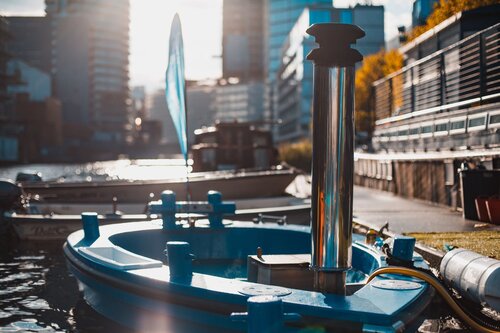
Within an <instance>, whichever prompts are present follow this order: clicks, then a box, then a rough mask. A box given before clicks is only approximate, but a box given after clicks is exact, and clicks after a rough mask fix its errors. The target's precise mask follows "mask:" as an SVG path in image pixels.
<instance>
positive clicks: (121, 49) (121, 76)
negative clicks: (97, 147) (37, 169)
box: [45, 0, 130, 142]
mask: <svg viewBox="0 0 500 333" xmlns="http://www.w3.org/2000/svg"><path fill="white" fill-rule="evenodd" d="M45 3H46V12H47V17H48V19H49V20H50V22H51V27H52V47H53V50H52V76H53V78H54V93H55V95H56V96H57V97H58V98H59V99H60V100H61V102H62V105H63V119H64V122H65V129H67V131H66V133H65V134H66V137H67V138H68V140H69V141H71V138H74V139H75V141H76V142H78V141H81V140H83V141H87V140H92V141H115V142H118V141H122V140H123V139H124V131H125V128H126V126H125V125H126V124H127V121H128V119H127V118H128V110H129V105H128V103H129V95H130V92H129V87H128V81H129V72H128V65H129V62H128V56H129V22H130V17H129V0H100V1H98V0H85V1H65V0H63V1H61V0H46V2H45Z"/></svg>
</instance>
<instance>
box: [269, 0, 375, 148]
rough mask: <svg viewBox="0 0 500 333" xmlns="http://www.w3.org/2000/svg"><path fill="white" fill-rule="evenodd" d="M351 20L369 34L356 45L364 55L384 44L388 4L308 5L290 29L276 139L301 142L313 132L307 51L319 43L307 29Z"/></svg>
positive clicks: (281, 61) (278, 77)
mask: <svg viewBox="0 0 500 333" xmlns="http://www.w3.org/2000/svg"><path fill="white" fill-rule="evenodd" d="M326 22H337V23H349V24H356V25H359V26H360V27H361V28H362V29H363V30H364V31H365V33H366V36H365V37H364V38H361V39H360V40H358V41H357V42H356V46H355V48H356V49H357V50H359V51H360V52H361V54H363V55H368V54H371V53H375V52H377V51H379V50H380V49H381V48H382V47H383V46H384V7H383V6H364V5H356V6H355V7H350V8H333V7H331V6H328V7H327V6H308V7H307V8H305V9H304V10H303V11H302V12H301V15H300V17H299V18H298V20H297V21H296V23H295V25H294V26H293V28H292V29H291V31H290V32H289V34H288V36H287V38H286V40H285V42H284V43H283V45H282V48H281V50H280V53H279V55H280V56H279V58H278V71H277V72H276V73H275V75H274V78H273V79H274V81H275V84H274V86H275V87H276V88H275V91H274V93H275V100H274V105H273V106H274V119H280V120H281V123H280V124H279V125H278V126H276V127H275V131H274V139H275V141H276V142H287V141H297V140H300V139H303V138H307V137H309V135H310V122H311V108H312V97H313V65H312V62H311V61H307V60H306V56H307V54H308V53H309V52H310V51H311V50H312V49H314V48H316V47H317V44H316V43H315V42H314V38H313V37H311V36H309V35H308V34H307V33H306V32H305V31H306V30H307V28H308V27H309V26H310V25H312V24H314V23H326Z"/></svg>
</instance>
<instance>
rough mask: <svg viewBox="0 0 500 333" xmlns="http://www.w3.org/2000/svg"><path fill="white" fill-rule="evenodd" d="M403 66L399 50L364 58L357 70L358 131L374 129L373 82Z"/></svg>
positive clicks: (356, 120)
mask: <svg viewBox="0 0 500 333" xmlns="http://www.w3.org/2000/svg"><path fill="white" fill-rule="evenodd" d="M402 67H403V57H402V55H401V54H400V53H399V51H397V50H391V51H385V50H381V51H380V52H378V53H375V54H372V55H369V56H367V57H365V58H364V60H363V64H362V66H361V67H360V68H359V69H358V70H357V71H356V81H355V96H356V111H355V122H356V131H357V132H367V133H369V134H371V133H372V131H373V126H374V122H375V117H374V112H375V105H374V96H373V94H374V91H373V87H372V84H373V82H375V81H377V80H379V79H381V78H383V77H384V76H386V75H389V74H391V73H393V72H395V71H397V70H399V69H401V68H402Z"/></svg>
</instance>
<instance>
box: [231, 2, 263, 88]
mask: <svg viewBox="0 0 500 333" xmlns="http://www.w3.org/2000/svg"><path fill="white" fill-rule="evenodd" d="M222 11H223V15H222V77H223V78H231V77H237V78H239V79H240V80H242V81H247V80H262V78H263V75H264V25H263V24H262V23H263V22H262V21H263V19H262V17H263V12H264V0H252V1H248V0H224V2H223V10H222Z"/></svg>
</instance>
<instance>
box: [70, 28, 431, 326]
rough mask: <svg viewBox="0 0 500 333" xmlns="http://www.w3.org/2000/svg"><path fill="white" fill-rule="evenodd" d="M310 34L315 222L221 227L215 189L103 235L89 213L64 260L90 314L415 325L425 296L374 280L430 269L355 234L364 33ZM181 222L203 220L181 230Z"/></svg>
mask: <svg viewBox="0 0 500 333" xmlns="http://www.w3.org/2000/svg"><path fill="white" fill-rule="evenodd" d="M177 20H178V19H177ZM174 21H175V19H174ZM175 24H178V22H177V23H175ZM307 32H308V33H309V34H311V35H313V36H315V37H316V41H317V42H318V43H319V44H320V47H319V48H318V49H315V50H313V51H312V52H311V53H310V55H309V56H308V59H310V60H312V61H314V71H315V72H314V87H315V91H314V100H313V105H314V110H313V165H312V191H311V192H312V197H311V224H310V225H309V226H299V225H287V224H277V223H252V222H240V221H231V220H225V219H224V215H225V214H232V213H234V210H235V205H234V203H231V202H223V201H222V196H221V194H220V193H218V192H215V191H210V192H209V193H208V200H207V201H206V202H190V201H187V202H178V201H176V198H175V194H174V193H173V192H171V191H165V192H164V193H162V196H161V200H160V201H158V202H154V203H151V204H150V207H149V209H150V211H151V212H152V213H156V214H161V216H162V218H161V219H160V220H154V221H149V222H140V223H135V222H132V223H125V224H114V225H105V226H99V221H98V219H97V216H96V214H84V215H83V217H82V221H83V230H79V231H77V232H75V233H73V234H71V235H70V236H69V237H68V238H67V242H66V244H65V245H64V253H65V256H66V258H67V261H68V266H69V269H70V271H71V272H72V274H73V275H74V276H75V277H76V279H77V280H78V283H79V286H80V289H81V291H82V292H83V295H84V298H85V300H86V301H87V302H88V304H90V305H91V306H92V307H93V308H94V309H95V310H97V311H98V312H99V313H101V314H103V315H104V316H106V317H108V318H110V319H112V320H114V321H116V322H119V323H121V324H123V325H125V326H128V327H131V328H134V329H137V330H139V331H147V332H156V331H161V332H245V331H248V332H251V333H257V332H258V333H267V332H269V333H271V332H272V333H277V332H327V331H337V332H340V331H342V332H348V331H361V332H402V331H406V330H411V329H412V328H413V326H414V325H418V323H419V318H420V317H419V315H420V314H421V313H422V312H423V311H424V309H425V308H426V307H427V305H428V304H429V303H430V301H431V299H432V297H433V295H434V291H433V289H432V288H430V286H429V285H428V284H427V282H425V281H423V280H421V279H416V278H413V277H409V276H404V275H381V274H380V272H381V269H387V268H384V267H387V266H388V265H389V264H397V265H404V266H407V267H408V266H411V267H413V268H418V269H427V268H428V267H427V265H426V264H425V262H424V261H423V259H422V257H421V256H420V255H418V254H415V253H414V252H413V248H414V244H415V239H413V238H410V237H405V236H400V237H396V238H395V239H394V240H393V242H392V245H391V244H389V243H384V242H383V241H382V240H380V239H377V238H376V237H373V236H372V235H370V237H367V238H366V239H365V238H364V237H362V236H359V235H352V188H353V164H354V160H353V159H354V157H353V143H354V122H353V109H354V107H353V91H354V89H353V88H354V80H353V79H354V64H355V62H356V61H359V60H360V59H361V58H362V57H361V55H360V54H359V52H357V51H356V50H353V49H351V48H350V44H353V43H354V42H355V41H356V39H358V38H361V37H362V36H363V35H364V32H363V31H362V30H361V29H359V28H358V27H356V26H352V25H344V24H318V25H313V26H312V27H310V28H309V29H308V31H307ZM332 36H334V37H336V38H337V42H338V43H336V45H331V44H332V43H331V37H332ZM325 43H326V44H325ZM332 46H333V47H332ZM171 59H172V58H171ZM180 63H183V62H180ZM169 66H170V64H169ZM181 90H182V89H181ZM181 127H182V126H181ZM198 195H199V193H198ZM180 213H184V214H186V213H188V214H189V213H201V214H207V215H208V219H205V220H197V221H196V222H193V221H191V220H190V219H189V218H187V219H181V220H179V219H178V218H177V214H180ZM385 272H390V271H385Z"/></svg>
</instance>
